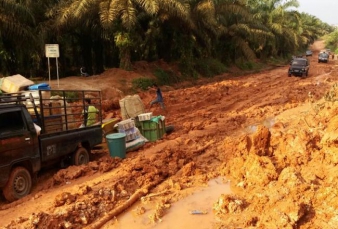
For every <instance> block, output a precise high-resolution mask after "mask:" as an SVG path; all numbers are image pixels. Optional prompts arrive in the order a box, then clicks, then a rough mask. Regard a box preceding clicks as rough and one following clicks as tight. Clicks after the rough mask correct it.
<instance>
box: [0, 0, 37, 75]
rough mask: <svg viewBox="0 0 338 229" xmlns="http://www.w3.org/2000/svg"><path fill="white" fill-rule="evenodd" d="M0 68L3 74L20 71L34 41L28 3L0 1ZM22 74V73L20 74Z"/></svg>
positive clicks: (28, 56)
mask: <svg viewBox="0 0 338 229" xmlns="http://www.w3.org/2000/svg"><path fill="white" fill-rule="evenodd" d="M0 6H1V7H0V57H1V58H0V66H1V72H2V73H3V74H5V75H6V74H14V73H17V72H18V71H21V70H22V69H23V68H22V67H23V65H24V64H25V63H26V62H27V61H26V62H25V59H26V58H27V59H30V57H31V56H30V51H32V49H31V47H32V46H34V44H35V42H36V39H35V35H34V33H33V29H34V26H35V20H34V16H33V14H32V12H31V10H30V6H31V5H30V2H29V1H27V2H25V1H22V2H20V3H19V2H16V1H9V0H0ZM21 73H22V74H23V72H21Z"/></svg>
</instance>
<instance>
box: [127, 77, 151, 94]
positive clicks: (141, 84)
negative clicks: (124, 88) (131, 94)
mask: <svg viewBox="0 0 338 229" xmlns="http://www.w3.org/2000/svg"><path fill="white" fill-rule="evenodd" d="M154 83H155V81H154V80H153V79H150V78H145V77H144V78H137V79H133V81H132V85H133V89H134V90H137V89H142V90H144V91H145V90H147V89H148V87H151V86H152V85H153V84H154Z"/></svg>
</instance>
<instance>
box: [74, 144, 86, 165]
mask: <svg viewBox="0 0 338 229" xmlns="http://www.w3.org/2000/svg"><path fill="white" fill-rule="evenodd" d="M88 162H89V153H88V151H87V149H86V148H83V147H80V148H78V149H77V150H76V152H75V153H74V155H73V164H74V165H84V164H87V163H88Z"/></svg>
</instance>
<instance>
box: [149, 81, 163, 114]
mask: <svg viewBox="0 0 338 229" xmlns="http://www.w3.org/2000/svg"><path fill="white" fill-rule="evenodd" d="M152 88H153V89H154V90H156V98H155V99H154V100H153V101H151V102H150V108H151V107H152V106H153V105H154V104H156V103H159V104H160V105H161V108H162V109H163V110H165V106H164V102H163V96H162V91H161V89H160V88H159V87H158V86H157V84H153V86H152Z"/></svg>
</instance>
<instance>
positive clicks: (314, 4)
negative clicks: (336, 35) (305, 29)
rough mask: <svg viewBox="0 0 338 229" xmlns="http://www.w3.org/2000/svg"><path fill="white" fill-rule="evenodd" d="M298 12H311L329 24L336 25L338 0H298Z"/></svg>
mask: <svg viewBox="0 0 338 229" xmlns="http://www.w3.org/2000/svg"><path fill="white" fill-rule="evenodd" d="M298 3H299V7H298V8H297V10H298V11H299V12H301V13H302V12H304V13H308V14H311V15H313V16H315V17H317V18H319V19H320V20H321V21H323V22H326V23H328V24H330V25H338V0H298Z"/></svg>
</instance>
